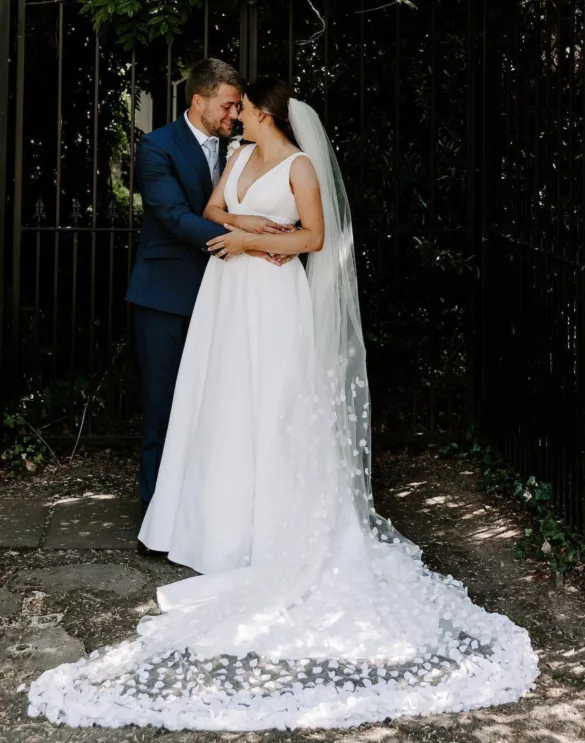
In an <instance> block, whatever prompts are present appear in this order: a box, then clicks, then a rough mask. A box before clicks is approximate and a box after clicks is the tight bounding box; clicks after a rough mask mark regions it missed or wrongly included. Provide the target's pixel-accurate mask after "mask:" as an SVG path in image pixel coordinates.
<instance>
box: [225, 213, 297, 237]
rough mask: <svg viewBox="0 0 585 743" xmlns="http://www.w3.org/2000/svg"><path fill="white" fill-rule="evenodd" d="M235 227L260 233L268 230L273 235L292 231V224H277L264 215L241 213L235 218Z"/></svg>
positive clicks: (294, 228) (293, 229)
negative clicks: (256, 215) (255, 215)
mask: <svg viewBox="0 0 585 743" xmlns="http://www.w3.org/2000/svg"><path fill="white" fill-rule="evenodd" d="M236 227H237V228H238V229H239V230H243V231H244V232H253V233H255V234H256V235H260V234H262V233H263V232H269V233H271V234H273V235H275V234H278V233H279V232H294V231H295V230H296V227H295V226H294V224H278V223H277V222H273V221H272V220H271V219H267V218H266V217H254V216H251V215H246V214H241V215H238V217H237V219H236Z"/></svg>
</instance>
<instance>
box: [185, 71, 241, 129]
mask: <svg viewBox="0 0 585 743" xmlns="http://www.w3.org/2000/svg"><path fill="white" fill-rule="evenodd" d="M195 97H196V98H199V101H200V105H201V122H202V123H203V124H204V126H205V128H206V129H207V131H208V132H209V134H210V135H212V136H215V137H230V136H231V134H232V130H233V128H234V123H235V122H236V121H237V119H238V115H239V112H240V102H241V100H242V95H241V93H240V91H239V90H238V89H237V88H235V87H234V86H233V85H227V84H226V83H222V84H221V85H220V86H219V88H218V89H217V90H216V91H215V93H214V95H212V96H209V98H201V97H199V96H195Z"/></svg>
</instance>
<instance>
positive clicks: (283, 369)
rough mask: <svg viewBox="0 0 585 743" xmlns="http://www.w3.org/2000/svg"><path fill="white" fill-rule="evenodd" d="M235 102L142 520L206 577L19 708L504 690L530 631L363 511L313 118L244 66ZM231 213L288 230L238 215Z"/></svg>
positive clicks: (275, 711)
mask: <svg viewBox="0 0 585 743" xmlns="http://www.w3.org/2000/svg"><path fill="white" fill-rule="evenodd" d="M241 119H242V123H243V125H244V136H245V138H246V139H247V140H250V141H252V142H254V144H249V145H246V146H244V147H241V148H240V149H239V150H238V152H237V153H236V154H234V156H233V157H232V158H231V160H230V162H229V164H228V167H227V168H226V170H225V172H224V174H223V176H222V178H221V180H220V182H219V183H218V185H217V187H216V189H215V191H214V194H213V196H212V197H211V200H210V202H209V205H208V207H207V211H206V216H207V217H208V218H209V219H211V220H214V221H216V222H219V223H223V224H225V225H226V228H227V230H228V234H227V235H225V236H223V237H220V238H217V239H216V240H213V241H211V244H210V250H211V251H212V252H214V253H215V254H216V257H213V258H212V259H211V260H210V261H209V264H208V267H207V271H206V274H205V278H204V280H203V283H202V286H201V290H200V292H199V295H198V298H197V303H196V306H195V310H194V313H193V319H192V322H191V325H190V329H189V335H188V337H187V341H186V345H185V351H184V355H183V359H182V362H181V369H180V372H179V377H178V380H177V385H176V388H175V397H174V403H173V411H172V415H171V421H170V425H169V430H168V434H167V439H166V446H165V450H164V455H163V459H162V463H161V469H160V473H159V477H158V482H157V488H156V492H155V495H154V498H153V501H152V502H151V504H150V507H149V509H148V511H147V514H146V517H145V520H144V523H143V526H142V529H141V532H140V537H139V538H140V539H141V540H142V541H143V542H144V543H145V544H146V545H147V546H148V547H150V548H152V549H154V550H161V551H168V552H169V558H170V559H171V560H173V561H175V562H179V563H182V564H184V565H188V566H190V567H192V568H193V569H194V570H196V571H197V572H199V573H202V574H203V575H199V576H196V577H193V578H188V579H186V580H182V581H179V582H176V583H172V584H170V585H167V586H163V587H161V588H159V589H158V603H159V606H160V609H161V611H162V614H161V615H160V616H156V617H147V618H144V619H143V620H142V621H141V622H140V623H139V625H138V627H137V635H136V636H135V637H133V638H131V639H129V640H126V641H124V642H122V643H121V644H119V645H117V646H114V647H106V648H103V649H101V650H99V651H95V652H94V653H92V654H91V655H90V656H89V658H83V659H81V660H79V661H78V662H77V663H74V664H64V665H62V666H59V667H58V668H55V669H53V670H50V671H47V672H45V673H44V674H43V675H42V676H40V678H38V679H37V680H36V681H34V682H33V684H32V685H31V689H30V692H29V700H30V707H29V714H31V715H38V714H44V715H45V716H46V717H47V718H48V719H49V720H51V721H52V722H62V723H65V724H67V725H70V726H88V725H92V724H97V725H102V726H109V727H119V726H122V725H128V724H135V725H141V726H144V725H153V726H158V727H166V728H169V729H172V730H178V729H193V730H197V729H200V730H233V731H239V730H261V729H266V728H280V729H284V728H289V729H293V728H298V727H310V728H313V727H323V728H332V727H349V726H354V725H359V724H361V723H364V722H379V721H382V720H384V719H386V718H394V717H398V716H400V715H421V714H431V713H438V712H447V711H459V710H470V709H474V708H478V707H483V706H488V705H494V704H501V703H504V702H511V701H515V700H517V699H518V698H519V697H521V696H522V695H523V694H525V693H526V692H527V691H528V690H530V689H531V688H532V687H533V684H534V681H535V679H536V677H537V676H538V670H537V659H536V656H535V654H534V652H533V650H532V648H531V646H530V640H529V637H528V634H527V632H526V631H525V630H524V629H521V628H519V627H517V626H515V625H514V624H513V623H512V622H511V621H510V620H509V619H508V618H507V617H504V616H502V615H500V614H488V613H487V612H485V611H484V610H483V609H481V608H480V607H478V606H475V605H474V604H473V603H472V602H471V600H470V599H469V598H468V596H467V593H466V590H465V588H464V587H463V585H462V584H461V583H459V582H458V581H456V580H454V579H453V578H452V577H451V576H449V577H443V576H441V575H439V574H437V573H433V572H431V571H429V570H428V569H427V568H426V567H425V565H424V564H423V562H422V560H421V554H420V551H419V550H418V548H417V547H416V546H415V545H413V544H412V543H411V542H409V541H408V540H406V539H404V538H403V537H401V536H400V534H398V532H396V531H395V530H394V528H393V527H392V525H391V523H390V522H389V521H387V520H385V519H383V518H382V517H380V516H379V515H378V514H377V513H376V511H375V509H374V506H373V498H372V493H371V480H370V457H371V454H370V450H371V449H370V404H369V397H368V386H367V377H366V368H365V351H364V342H363V335H362V329H361V322H360V313H359V307H358V299H357V282H356V274H355V260H354V251H353V238H352V229H351V219H350V212H349V206H348V201H347V196H346V192H345V188H344V185H343V181H342V178H341V174H340V172H339V168H338V165H337V162H336V159H335V156H334V154H333V150H332V148H331V146H330V144H329V142H328V140H327V137H326V135H325V132H324V129H323V127H322V125H321V123H320V121H319V118H318V116H317V115H316V113H315V112H314V111H313V109H311V108H310V107H309V106H307V105H305V104H304V103H301V102H300V101H298V100H295V99H294V98H291V97H290V95H289V93H288V91H287V89H286V87H285V86H284V84H283V83H279V82H271V81H260V82H258V83H255V84H253V85H251V86H250V88H249V90H248V93H247V95H246V97H245V98H244V102H243V107H242V112H241ZM241 215H247V216H248V217H249V216H257V217H258V218H259V219H265V218H267V217H268V218H270V219H271V220H273V221H275V222H278V223H281V224H291V223H297V222H300V224H301V225H302V228H300V229H298V230H296V231H294V232H291V231H289V232H282V233H278V234H250V233H245V232H243V231H240V230H238V217H240V216H241ZM299 253H309V257H308V263H307V271H306V272H305V270H304V268H303V266H302V264H301V262H300V260H299V258H298V257H297V256H298V254H299ZM259 257H263V258H265V259H266V260H259ZM220 258H221V259H223V260H220ZM274 263H277V264H282V265H278V266H276V265H274Z"/></svg>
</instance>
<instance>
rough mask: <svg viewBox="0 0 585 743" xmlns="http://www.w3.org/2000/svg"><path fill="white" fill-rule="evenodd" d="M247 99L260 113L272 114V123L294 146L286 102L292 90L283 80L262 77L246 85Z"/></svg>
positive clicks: (296, 144)
mask: <svg viewBox="0 0 585 743" xmlns="http://www.w3.org/2000/svg"><path fill="white" fill-rule="evenodd" d="M246 95H247V96H248V100H249V101H250V102H251V103H253V104H254V106H256V108H257V109H259V110H260V111H262V113H265V114H269V115H270V116H272V120H273V121H274V125H275V126H276V128H277V129H278V130H279V131H281V132H282V133H283V134H284V135H285V137H287V139H289V140H290V141H291V142H292V143H293V144H294V146H295V147H298V146H299V145H298V143H297V140H296V138H295V135H294V134H293V129H292V126H291V123H290V119H289V112H288V104H289V101H290V99H291V97H292V92H291V90H290V88H289V87H288V85H287V84H286V83H285V82H284V81H283V80H278V79H275V78H270V77H263V78H260V79H259V80H257V81H256V82H255V83H251V84H250V85H248V87H247V89H246Z"/></svg>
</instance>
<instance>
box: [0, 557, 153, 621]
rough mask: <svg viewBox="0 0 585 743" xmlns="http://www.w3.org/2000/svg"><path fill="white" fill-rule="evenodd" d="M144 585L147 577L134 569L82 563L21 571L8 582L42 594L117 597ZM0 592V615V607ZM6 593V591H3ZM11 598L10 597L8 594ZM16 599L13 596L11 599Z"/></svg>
mask: <svg viewBox="0 0 585 743" xmlns="http://www.w3.org/2000/svg"><path fill="white" fill-rule="evenodd" d="M145 583H146V577H145V576H144V575H143V574H142V573H141V572H140V571H138V570H136V569H135V568H126V567H122V566H121V565H110V564H106V565H101V564H97V565H96V564H93V563H81V564H78V565H55V566H54V567H51V568H37V569H36V570H21V571H20V572H19V573H17V575H16V576H15V577H14V578H13V579H12V580H11V581H10V588H11V589H12V590H18V589H22V588H37V589H41V590H43V591H78V590H80V589H84V590H86V591H108V592H111V593H114V594H116V595H118V596H126V595H127V594H129V593H135V592H136V591H138V590H140V589H141V588H142V587H143V586H144V585H145ZM2 590H3V589H1V588H0V611H1V607H2ZM6 593H8V591H6ZM10 595H11V596H13V594H10ZM14 598H15V599H17V597H16V596H14Z"/></svg>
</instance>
